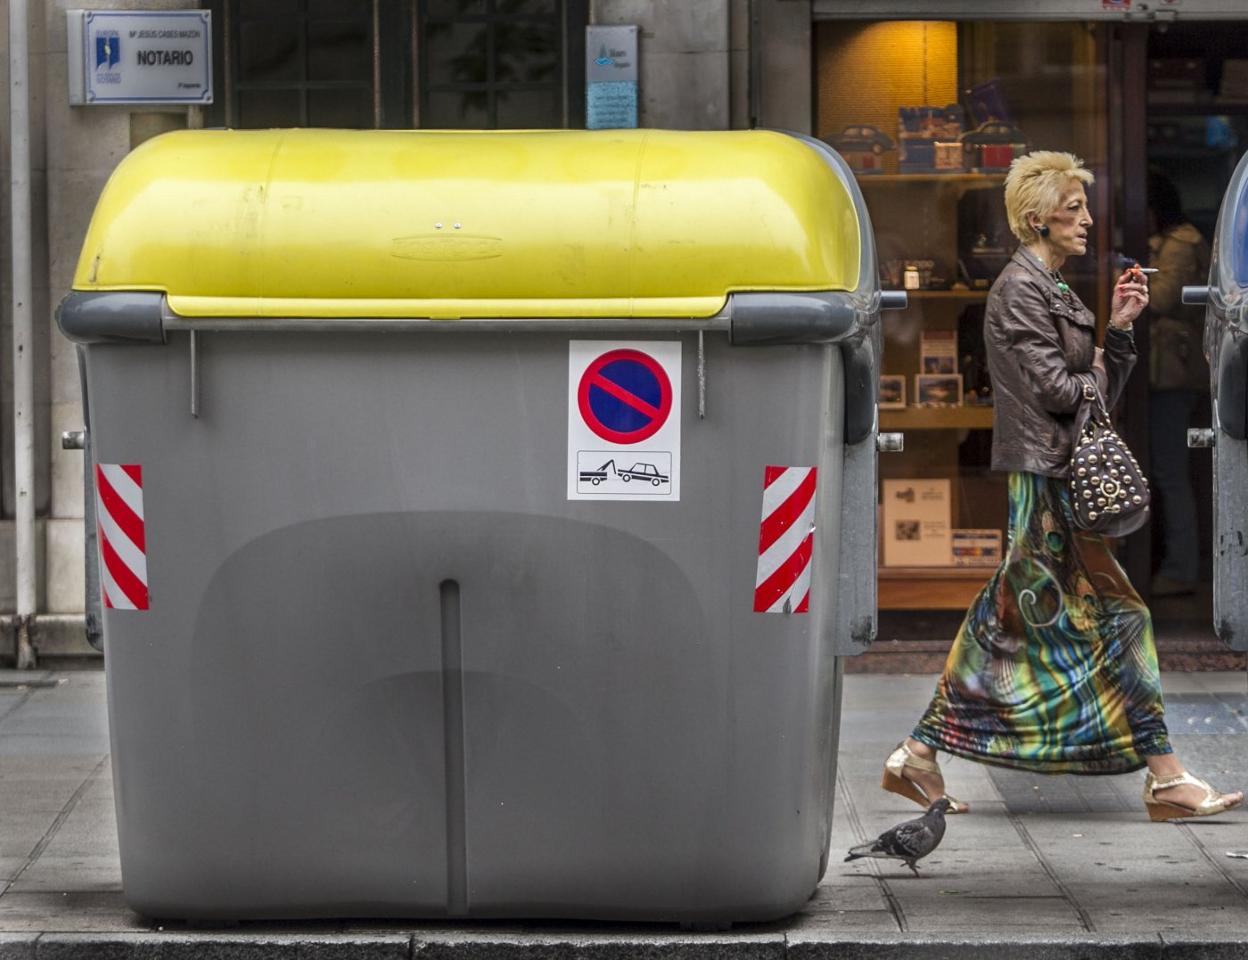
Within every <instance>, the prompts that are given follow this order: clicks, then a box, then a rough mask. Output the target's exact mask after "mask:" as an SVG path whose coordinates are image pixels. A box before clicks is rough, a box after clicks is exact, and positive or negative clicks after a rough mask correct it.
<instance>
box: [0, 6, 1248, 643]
mask: <svg viewBox="0 0 1248 960" xmlns="http://www.w3.org/2000/svg"><path fill="white" fill-rule="evenodd" d="M14 2H15V0H0V11H2V12H3V14H4V15H3V16H0V43H3V44H4V46H5V49H6V50H9V51H12V50H13V49H14V47H13V44H14V42H15V40H18V39H20V38H14V37H12V36H10V34H9V22H10V17H9V14H10V13H12V12H13V11H12V10H11V9H10V7H11V5H12V4H13V3H14ZM24 6H25V9H26V11H27V15H28V16H27V20H28V28H27V31H26V37H25V44H24V49H25V51H26V52H27V54H28V62H29V88H28V90H27V91H25V93H26V94H27V95H28V102H29V106H30V109H29V127H28V136H29V147H30V157H31V175H30V181H29V189H30V194H29V195H30V201H31V210H32V216H31V218H30V222H29V224H28V225H25V224H19V225H18V228H17V231H16V233H15V232H14V229H13V226H12V219H11V217H10V216H9V212H10V211H11V210H13V209H14V202H13V201H14V193H13V191H14V187H13V185H12V184H11V172H12V167H11V165H10V156H11V148H12V146H13V137H14V133H13V127H12V126H11V125H10V124H7V123H6V124H4V125H3V127H2V128H0V143H2V144H3V150H2V151H0V164H3V172H4V183H5V185H6V186H5V189H4V194H3V196H2V197H0V203H2V205H3V209H4V211H5V217H4V225H3V228H2V230H3V232H2V233H0V300H2V304H0V320H2V323H3V329H2V330H0V355H2V356H3V357H4V358H5V362H4V364H3V376H2V379H0V451H2V459H3V472H2V480H0V614H3V615H9V622H10V623H11V622H12V619H13V618H12V614H13V612H14V611H16V610H17V608H18V596H17V592H16V588H15V583H16V578H17V573H16V560H15V556H16V546H15V521H14V516H15V513H16V501H17V493H16V489H15V480H14V429H13V423H14V390H13V376H12V369H13V364H12V356H11V352H12V351H11V344H12V343H13V337H12V317H13V310H14V307H13V302H14V299H13V284H12V274H11V270H10V264H11V262H12V256H11V255H12V253H13V251H14V244H15V243H17V244H25V245H28V248H29V251H30V255H31V265H32V271H33V277H34V283H33V289H32V296H31V300H30V308H31V310H32V311H33V316H34V321H35V322H34V333H33V338H32V341H31V352H32V355H33V361H34V407H33V419H34V425H35V438H36V439H35V454H34V458H35V459H34V462H35V485H34V490H33V499H34V505H35V513H36V516H37V524H36V535H35V550H34V556H33V558H30V559H28V561H27V563H29V564H33V568H34V571H35V582H36V599H35V611H34V612H35V614H36V620H35V628H34V633H33V637H34V641H35V644H36V647H37V649H38V651H39V652H40V653H42V654H43V655H63V654H78V653H89V652H90V651H91V648H90V647H89V646H88V645H87V643H86V636H87V629H86V622H87V621H86V619H85V616H84V608H85V603H84V596H85V578H84V568H85V562H84V561H85V546H84V534H83V515H84V497H83V491H84V484H83V474H84V465H83V454H82V452H81V451H79V450H73V449H63V448H62V445H61V435H62V433H63V432H65V431H77V430H81V429H82V426H83V415H82V407H81V400H80V388H79V372H78V365H77V359H76V354H75V350H74V348H73V345H72V344H70V343H69V342H68V341H67V340H65V339H64V338H63V337H62V336H61V335H60V333H59V332H58V331H57V329H56V326H55V322H54V310H55V307H56V304H57V302H58V301H59V300H60V298H61V297H62V296H63V295H64V294H65V293H66V292H67V291H68V290H69V287H70V284H71V280H72V276H73V273H74V269H75V266H76V263H77V257H78V252H79V247H80V244H81V241H82V238H83V236H84V234H85V231H86V227H87V224H88V221H89V219H90V216H91V213H92V210H93V207H94V204H95V201H96V199H97V197H98V196H99V193H100V191H101V189H102V188H103V185H104V183H105V181H106V180H107V178H108V176H109V175H110V173H111V172H112V170H113V169H114V168H115V166H116V165H117V163H118V162H119V161H120V160H121V159H122V157H124V156H125V155H126V153H127V152H129V151H130V150H132V149H133V148H134V147H135V146H137V145H138V144H139V143H142V142H143V141H144V140H146V139H148V138H150V137H152V136H155V135H158V134H160V133H162V132H165V131H168V130H173V129H179V128H185V127H188V126H189V127H197V126H232V127H270V126H277V127H283V126H337V127H357V128H420V127H424V128H444V127H516V128H520V127H527V128H534V127H536V128H561V127H572V128H574V127H580V126H583V125H584V124H585V118H586V97H585V79H586V67H585V64H586V59H587V50H586V40H585V37H586V30H585V28H586V27H587V26H590V25H604V26H605V25H616V24H618V25H636V26H637V27H639V76H638V89H639V100H638V107H639V111H638V112H639V123H640V125H641V126H644V127H668V128H680V129H711V130H720V129H734V128H748V127H754V126H762V127H770V128H775V129H782V130H789V131H794V132H799V133H813V134H815V135H816V136H819V137H822V138H824V139H827V140H829V141H831V142H834V143H835V144H837V145H838V146H839V148H840V149H841V150H842V152H844V153H845V154H846V155H847V156H850V157H851V160H852V162H853V163H854V165H855V166H856V168H857V169H858V172H859V173H860V179H861V182H862V183H863V185H864V193H865V195H866V197H867V201H868V205H869V207H870V210H871V213H872V217H873V221H874V226H875V229H876V232H877V235H878V236H879V239H880V248H881V261H882V263H881V266H882V270H883V271H884V274H885V285H886V286H888V285H896V286H899V287H900V286H906V287H909V288H910V289H911V291H912V308H911V309H910V310H909V311H907V312H906V313H905V314H903V315H900V316H897V317H896V318H895V319H894V318H893V317H890V319H889V321H888V322H889V323H890V324H891V325H892V326H890V328H889V329H888V330H886V335H887V352H886V355H885V373H886V374H887V375H888V377H889V380H888V383H887V387H888V389H889V390H890V391H894V390H896V388H897V386H898V384H904V392H903V394H902V396H901V397H900V398H899V397H897V396H896V395H895V394H894V393H892V392H890V394H889V401H890V403H892V404H894V405H893V406H891V407H890V408H889V409H887V410H885V411H883V412H882V414H881V419H882V423H883V425H884V426H887V427H888V428H890V429H901V430H905V431H906V432H907V433H908V434H909V435H910V439H908V442H907V451H908V452H907V453H906V454H905V455H904V457H902V458H901V459H897V460H893V461H891V462H890V461H887V460H886V461H885V462H884V463H883V464H882V474H883V476H884V478H885V480H910V479H912V480H921V481H924V482H931V481H937V483H936V487H937V488H939V489H942V490H944V491H945V494H944V495H945V497H946V500H947V502H946V507H945V509H946V510H947V513H946V514H945V517H946V520H945V526H946V528H948V530H949V536H950V538H953V537H954V536H955V535H957V536H960V537H961V538H962V542H963V543H964V544H968V543H969V544H971V549H972V550H973V551H974V550H981V549H982V550H986V551H987V556H988V557H989V558H990V557H991V553H992V551H991V544H992V538H991V536H987V535H984V536H981V537H980V538H979V541H976V542H975V543H973V542H972V541H973V539H974V538H969V537H970V535H969V534H967V533H966V531H980V532H981V534H982V533H984V532H985V531H992V530H995V531H997V532H998V533H999V532H1000V531H1002V529H1003V527H1004V517H1003V510H1004V493H1003V487H1002V485H1001V481H1000V479H999V478H993V477H992V476H991V475H990V474H989V472H988V470H987V466H986V459H985V458H986V453H985V450H986V441H987V435H988V431H987V430H986V425H987V423H990V414H991V411H990V409H989V408H988V407H987V406H986V403H987V401H988V400H990V396H989V393H988V385H987V384H983V383H980V382H979V380H980V379H982V377H981V372H980V371H979V369H978V367H977V365H976V364H977V359H976V351H975V347H974V342H975V338H976V327H975V323H976V321H977V315H976V311H977V309H978V310H980V311H981V313H982V300H983V297H984V282H985V281H986V280H987V279H989V278H990V277H991V275H992V272H993V270H994V269H999V263H998V260H999V258H1000V256H1001V254H1002V249H1003V247H1005V246H1006V245H1008V238H1007V237H1004V236H1003V235H1001V230H1000V227H1001V223H1000V216H999V211H998V209H997V207H996V206H995V205H994V201H995V200H997V199H999V193H1000V190H999V185H1000V181H1001V179H1002V176H1001V169H1000V166H999V164H1000V162H1001V158H1002V157H1003V156H1006V155H1008V154H1009V153H1010V151H1012V150H1015V149H1016V146H1017V144H1018V143H1023V144H1025V145H1027V146H1030V147H1033V148H1034V147H1052V148H1056V149H1070V150H1074V151H1075V152H1077V153H1079V154H1080V155H1081V156H1083V157H1085V159H1086V160H1087V161H1088V163H1089V166H1090V167H1091V168H1092V169H1093V170H1094V172H1096V174H1097V177H1098V186H1097V190H1096V193H1095V195H1094V201H1095V203H1096V215H1097V219H1098V228H1097V229H1098V234H1097V240H1096V243H1095V247H1096V250H1097V256H1096V257H1094V258H1088V260H1089V262H1088V263H1086V264H1084V265H1082V266H1080V267H1079V268H1078V269H1077V270H1075V271H1073V276H1072V282H1073V283H1074V284H1075V285H1076V287H1077V289H1078V290H1079V292H1080V293H1081V295H1082V296H1083V297H1084V299H1085V301H1086V302H1088V303H1089V304H1090V305H1095V306H1096V307H1097V308H1098V310H1099V309H1100V308H1101V307H1102V306H1103V305H1105V304H1106V303H1107V297H1108V290H1109V286H1110V284H1111V283H1112V275H1113V265H1112V264H1111V262H1110V256H1109V255H1110V253H1111V252H1113V253H1118V252H1123V253H1128V254H1133V255H1135V256H1140V257H1143V256H1144V255H1145V250H1146V248H1147V237H1148V226H1147V211H1146V205H1145V202H1144V198H1143V195H1142V192H1141V191H1140V190H1138V189H1135V188H1134V187H1133V185H1138V184H1139V183H1142V182H1143V178H1144V177H1145V174H1146V172H1147V168H1148V165H1149V163H1150V162H1151V163H1154V165H1159V166H1161V167H1167V168H1168V169H1169V170H1170V172H1171V173H1173V174H1175V175H1176V176H1178V177H1179V179H1183V178H1184V177H1186V182H1185V183H1184V184H1183V186H1184V190H1185V192H1186V193H1187V195H1188V198H1189V207H1191V208H1192V209H1191V211H1190V212H1191V213H1192V214H1193V216H1194V217H1195V218H1196V219H1197V220H1198V221H1199V218H1200V217H1201V216H1205V217H1206V218H1207V215H1208V213H1209V211H1211V210H1216V208H1217V200H1218V199H1219V198H1220V189H1221V188H1220V186H1219V178H1220V177H1222V178H1225V177H1229V170H1230V169H1231V168H1233V160H1234V159H1235V158H1236V157H1237V156H1238V155H1239V153H1240V152H1242V150H1243V146H1244V144H1245V143H1246V142H1248V125H1246V121H1248V108H1246V107H1245V106H1244V104H1245V103H1248V90H1245V89H1244V84H1245V83H1248V79H1245V75H1244V73H1243V72H1242V71H1243V65H1244V64H1245V63H1246V62H1248V61H1245V60H1243V59H1240V58H1239V56H1238V55H1236V53H1235V50H1236V49H1237V48H1238V49H1248V43H1245V42H1244V41H1245V40H1248V32H1246V31H1245V21H1244V17H1245V16H1246V14H1245V13H1244V12H1242V3H1241V2H1239V0H1160V2H1157V3H1151V4H1144V3H1138V2H1136V3H1132V2H1130V0H1114V2H1111V0H1061V2H1038V3H1035V4H1031V5H1028V6H1027V9H1026V11H1025V12H1020V9H1021V6H1020V5H1018V4H1016V3H1014V2H1012V0H982V2H978V3H971V2H965V3H956V2H938V0H891V2H887V0H852V2H851V0H689V2H681V3H675V2H666V0H263V2H262V0H211V2H202V3H196V2H192V0H153V2H144V3H138V2H129V0H126V2H120V0H112V2H102V3H99V4H95V5H93V7H92V9H96V10H121V9H144V10H187V9H200V8H202V9H206V10H209V11H210V12H211V16H212V39H213V73H214V88H215V97H214V100H213V103H212V104H211V105H210V106H205V107H147V106H133V105H125V106H122V105H118V106H96V105H91V106H85V105H71V103H70V98H69V96H68V84H69V73H70V51H69V49H68V34H67V28H66V23H67V18H66V13H67V11H68V10H69V9H71V5H70V4H68V3H65V2H64V0H46V2H32V0H26V3H25V5H24ZM79 7H80V5H72V8H73V9H78V8H79ZM589 53H592V51H589ZM12 62H14V59H13V57H12V56H9V57H6V58H4V62H3V63H2V64H0V74H2V75H3V76H4V79H5V80H6V81H7V82H5V83H4V85H3V87H0V104H2V105H3V107H4V108H5V109H4V115H5V117H6V118H7V117H8V116H9V110H8V107H9V105H10V102H11V101H10V98H11V97H12V96H13V95H14V92H13V85H12V77H11V76H10V69H9V67H10V64H11V63H12ZM1185 63H1186V64H1187V65H1186V66H1184V64H1185ZM20 93H21V91H19V95H20ZM994 98H995V99H994ZM949 105H954V106H955V107H957V108H958V110H957V111H955V112H954V114H956V115H954V114H951V115H950V116H948V117H944V116H942V115H941V113H940V109H939V108H945V107H948V106H949ZM929 108H931V109H929ZM907 111H909V112H907ZM924 111H927V112H924ZM908 120H909V121H913V123H914V124H916V125H917V126H916V127H915V129H914V130H913V131H911V132H912V133H914V134H915V136H914V137H913V138H912V139H908V140H907V142H906V146H907V147H908V148H909V152H908V153H907V154H905V155H903V150H902V142H901V141H902V139H903V137H902V134H905V133H906V132H907V131H906V128H905V124H906V123H907V122H908ZM954 120H956V121H957V127H956V130H954V129H953V127H948V128H945V127H941V128H940V129H941V130H943V131H944V133H945V134H948V136H946V138H945V139H944V140H943V141H942V140H941V138H940V136H937V135H933V136H920V135H919V134H921V133H922V132H923V131H922V130H920V129H919V127H920V126H922V125H923V124H928V125H929V126H930V125H931V124H937V125H939V124H943V123H945V122H946V121H948V122H949V123H952V122H953V121H954ZM977 131H978V132H979V133H980V134H982V136H981V137H980V139H979V140H978V141H977V140H976V139H975V138H974V137H967V135H969V134H973V133H976V132H977ZM937 132H938V133H939V131H937ZM20 135H21V134H20V133H19V136H20ZM1020 137H1021V138H1022V139H1021V140H1020V139H1019V138H1020ZM955 142H956V146H949V144H951V143H955ZM929 143H930V144H931V146H932V147H933V149H940V150H941V151H942V158H943V159H942V162H943V164H944V165H943V166H938V165H937V162H936V157H935V154H933V155H932V156H930V157H929V156H927V155H922V156H920V153H921V150H920V146H921V147H922V149H923V150H926V149H927V148H928V145H929ZM937 143H944V144H945V145H944V146H943V147H939V148H936V146H935V144H937ZM916 151H919V152H916ZM955 154H956V155H955ZM1228 163H1229V164H1230V166H1229V167H1228ZM1221 182H1222V183H1223V184H1224V182H1225V180H1224V179H1223V180H1222V181H1221ZM18 189H20V185H19V187H18ZM19 206H20V204H19ZM1198 225H1199V226H1202V227H1205V226H1206V225H1205V224H1204V223H1203V222H1198ZM1207 227H1208V228H1209V229H1211V227H1212V224H1208V225H1207ZM994 264H995V266H994ZM911 273H912V275H911ZM941 344H943V347H942V346H940V345H941ZM941 350H945V351H946V352H945V353H944V354H941V353H940V351H941ZM941 356H947V357H952V365H951V367H950V368H949V372H946V367H945V366H944V364H946V363H948V362H949V361H948V360H942V359H940V358H941ZM929 363H930V364H931V365H932V367H931V370H928V369H927V365H928V364H929ZM919 375H923V376H927V377H937V378H939V377H940V376H945V377H946V378H948V377H959V378H960V381H958V382H956V397H955V398H954V399H956V401H957V402H956V403H943V402H941V403H937V402H932V403H927V402H924V401H922V399H921V397H922V396H926V397H929V398H930V397H934V396H935V394H934V393H932V391H935V390H940V389H943V387H942V384H941V382H939V380H933V379H928V380H923V381H918V380H916V379H915V378H916V377H917V376H919ZM1136 379H1137V383H1136V393H1135V394H1133V395H1132V396H1131V397H1130V398H1129V399H1128V410H1127V419H1128V422H1129V425H1130V426H1129V429H1130V430H1131V431H1132V432H1131V433H1130V434H1129V435H1130V436H1131V437H1132V439H1133V446H1135V447H1137V448H1143V447H1146V446H1147V440H1146V436H1145V434H1146V430H1145V427H1146V409H1147V405H1148V404H1147V382H1146V379H1145V380H1140V378H1136ZM954 383H955V381H954V380H948V381H947V382H946V383H945V384H944V386H948V385H950V384H954ZM921 391H926V392H925V393H921ZM945 399H949V398H945ZM986 416H987V419H986ZM883 491H884V488H883V487H882V492H881V496H883V495H884V493H883ZM882 519H885V520H886V519H888V518H882ZM1202 522H1203V521H1202ZM959 531H962V533H961V534H959V533H958V532H959ZM968 538H969V539H968ZM882 539H884V540H885V542H886V543H887V542H888V533H887V525H886V528H885V530H884V533H883V537H882ZM976 543H977V544H978V545H975V544H976ZM1153 546H1154V545H1153V544H1152V543H1149V542H1141V543H1139V544H1138V545H1137V544H1133V545H1132V548H1131V549H1132V557H1133V558H1134V559H1133V560H1132V572H1133V574H1134V575H1135V577H1136V579H1137V582H1139V579H1140V577H1144V578H1147V576H1148V574H1149V573H1150V565H1151V564H1152V559H1151V557H1152V554H1153V553H1155V552H1156V551H1155V550H1153ZM1204 546H1207V543H1206V544H1204ZM929 547H930V545H929ZM932 549H944V550H946V551H951V549H952V548H951V547H950V546H949V543H948V542H946V543H945V545H944V546H943V547H941V546H940V545H937V547H934V548H932ZM1206 552H1207V551H1206ZM882 559H883V560H884V561H885V565H884V566H882V567H881V598H882V605H884V606H887V607H892V608H895V609H901V610H905V609H911V610H926V609H950V610H953V609H956V608H957V607H958V606H959V605H964V604H965V601H966V599H967V598H968V596H969V594H971V593H973V592H974V590H975V589H977V586H978V584H979V583H982V581H983V578H984V576H985V573H984V572H983V568H982V567H977V566H976V565H975V564H973V563H972V564H969V565H964V564H961V563H960V562H959V561H958V560H957V559H956V558H955V557H954V554H953V553H952V552H949V553H948V554H947V555H942V556H941V557H936V558H935V559H932V556H931V555H929V556H928V559H926V560H923V562H922V563H915V562H913V559H914V558H913V557H911V558H910V561H909V562H891V563H890V562H889V560H890V559H893V560H896V559H897V558H896V557H893V558H889V557H885V558H882ZM902 559H903V560H904V559H905V558H904V557H903V558H902ZM1206 572H1207V571H1206ZM1197 613H1199V611H1197ZM14 649H15V638H14V634H13V631H12V630H11V629H10V630H7V631H5V632H4V633H3V634H0V657H5V656H11V655H12V654H13V652H14Z"/></svg>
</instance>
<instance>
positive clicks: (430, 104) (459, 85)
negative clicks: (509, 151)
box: [417, 0, 587, 129]
mask: <svg viewBox="0 0 1248 960" xmlns="http://www.w3.org/2000/svg"><path fill="white" fill-rule="evenodd" d="M418 10H419V21H418V22H419V27H418V30H417V35H418V38H419V56H418V61H419V64H420V82H419V88H420V112H419V125H420V126H422V127H432V128H447V129H454V128H472V127H490V128H494V127H501V128H556V127H567V126H579V125H581V124H582V122H583V117H584V96H583V93H582V91H583V89H584V49H585V41H584V32H585V23H586V16H587V10H586V3H585V2H584V0H418Z"/></svg>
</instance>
